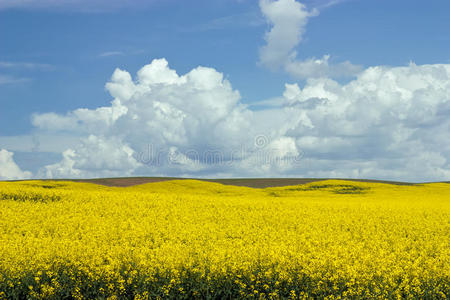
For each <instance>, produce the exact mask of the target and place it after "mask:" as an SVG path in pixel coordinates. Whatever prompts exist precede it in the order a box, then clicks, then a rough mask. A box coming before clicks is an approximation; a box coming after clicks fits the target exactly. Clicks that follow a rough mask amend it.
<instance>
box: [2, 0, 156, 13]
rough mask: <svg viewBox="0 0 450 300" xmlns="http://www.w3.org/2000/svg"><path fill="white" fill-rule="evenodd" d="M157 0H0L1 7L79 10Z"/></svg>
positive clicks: (133, 5)
mask: <svg viewBox="0 0 450 300" xmlns="http://www.w3.org/2000/svg"><path fill="white" fill-rule="evenodd" d="M156 1H158V0H147V1H134V0H0V10H2V9H51V10H72V11H79V12H101V11H112V10H116V9H119V8H135V7H142V6H146V5H149V4H151V3H153V2H156Z"/></svg>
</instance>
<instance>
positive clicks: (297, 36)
mask: <svg viewBox="0 0 450 300" xmlns="http://www.w3.org/2000/svg"><path fill="white" fill-rule="evenodd" d="M330 3H331V2H330ZM330 3H329V4H330ZM259 5H260V8H261V12H262V14H263V16H264V17H265V18H266V20H267V22H268V23H269V24H270V25H271V29H270V30H269V31H268V32H267V33H266V36H265V40H266V45H264V46H263V47H262V48H261V49H260V62H261V63H262V64H263V65H264V66H267V67H269V68H270V69H272V70H277V69H280V68H282V69H284V70H285V71H286V72H288V73H289V74H291V75H292V76H294V77H296V78H300V79H306V78H311V77H333V78H339V77H351V76H353V75H355V74H357V73H358V72H359V71H361V66H358V65H353V64H352V63H350V62H349V61H345V62H341V63H337V64H330V63H329V58H330V56H329V55H324V56H323V57H322V58H319V59H315V58H309V59H306V60H300V59H298V58H297V51H296V48H297V46H298V45H299V44H300V43H301V42H302V40H303V35H304V33H305V29H306V25H307V23H308V20H309V19H310V18H311V17H314V16H317V15H318V14H319V11H318V10H317V9H313V10H311V11H308V10H307V9H306V7H305V5H303V4H302V3H300V2H297V1H295V0H276V1H274V0H260V2H259Z"/></svg>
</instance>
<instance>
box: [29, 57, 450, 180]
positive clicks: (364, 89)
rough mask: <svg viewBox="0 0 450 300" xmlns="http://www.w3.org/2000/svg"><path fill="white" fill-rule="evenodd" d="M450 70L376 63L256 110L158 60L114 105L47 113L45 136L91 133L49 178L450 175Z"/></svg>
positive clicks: (118, 86)
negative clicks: (346, 77)
mask: <svg viewBox="0 0 450 300" xmlns="http://www.w3.org/2000/svg"><path fill="white" fill-rule="evenodd" d="M449 79H450V65H444V64H441V65H422V66H417V65H415V64H410V65H408V66H403V67H387V66H377V67H371V68H368V69H366V70H364V71H362V72H361V73H360V74H359V75H358V76H357V78H356V79H354V80H352V81H350V82H349V83H347V84H340V83H338V82H337V81H334V80H332V79H330V78H312V79H309V80H307V82H306V84H305V86H304V87H303V88H300V87H299V86H298V84H296V83H294V84H286V88H285V91H284V93H283V95H282V98H283V99H284V104H283V106H282V107H278V108H271V109H264V110H257V111H253V110H251V109H249V108H248V107H246V106H245V105H244V104H243V103H242V101H241V97H240V94H239V92H238V91H236V90H234V89H233V88H232V85H231V83H230V82H229V81H227V80H226V79H224V78H223V74H221V73H220V72H218V71H216V70H215V69H212V68H206V67H197V68H195V69H193V70H191V71H190V72H188V73H187V74H184V75H181V76H180V75H178V74H177V73H176V71H175V70H173V69H171V68H170V67H169V66H168V62H167V61H166V60H165V59H155V60H153V61H152V63H150V64H148V65H146V66H144V67H143V68H141V69H140V70H139V71H138V72H137V75H136V77H135V78H134V79H133V78H132V76H131V75H130V74H129V73H128V72H126V71H124V70H120V69H117V70H116V71H115V72H114V74H113V75H112V77H111V80H110V81H109V82H108V83H107V84H106V89H107V91H108V92H109V93H110V94H111V96H112V97H113V101H112V102H111V105H110V106H105V107H99V108H97V109H95V110H91V109H83V108H80V109H77V110H74V111H71V112H69V113H67V114H65V115H59V114H55V113H45V114H36V115H34V116H33V124H34V126H36V128H37V129H38V130H39V131H41V132H47V133H49V132H50V133H51V132H54V133H55V134H58V133H61V132H65V133H66V134H67V133H70V134H72V135H74V136H80V137H81V139H80V143H79V145H78V146H76V147H73V148H69V149H67V150H66V151H65V152H64V153H63V159H62V160H61V161H60V162H59V163H56V164H52V165H48V166H45V167H44V168H43V169H42V170H41V172H40V174H39V176H44V177H50V178H51V177H96V176H132V175H144V174H146V175H149V174H150V175H186V176H209V177H215V176H219V177H220V176H222V177H228V176H257V177H261V176H305V177H350V178H380V179H381V178H382V179H397V180H398V179H401V180H410V181H422V180H444V179H446V180H448V179H450V162H449V161H448V159H447V158H448V157H450V141H449V139H448V138H447V136H448V132H449V129H450V119H449V118H448V115H449V114H450V80H449Z"/></svg>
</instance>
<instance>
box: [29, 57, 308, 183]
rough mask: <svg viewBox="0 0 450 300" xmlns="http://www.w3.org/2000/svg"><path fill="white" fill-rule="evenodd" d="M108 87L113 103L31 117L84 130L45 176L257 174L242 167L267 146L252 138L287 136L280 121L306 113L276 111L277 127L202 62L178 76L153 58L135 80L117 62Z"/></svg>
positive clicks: (42, 124) (46, 126) (50, 126)
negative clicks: (242, 101)
mask: <svg viewBox="0 0 450 300" xmlns="http://www.w3.org/2000/svg"><path fill="white" fill-rule="evenodd" d="M106 90H107V91H108V92H109V93H110V94H111V96H112V97H113V98H114V99H113V101H112V102H111V105H110V106H106V107H99V108H97V109H85V108H80V109H77V110H74V111H71V112H68V113H67V114H65V115H60V114H55V113H44V114H35V115H34V116H33V118H32V123H33V125H34V126H36V127H37V128H38V129H39V130H40V131H44V132H47V133H48V132H52V131H53V132H64V133H65V134H70V133H71V134H73V135H77V136H80V137H82V138H81V143H80V145H79V146H77V147H71V148H69V149H68V150H67V151H65V152H64V154H63V160H62V161H61V162H59V163H57V164H54V165H50V166H46V167H45V168H43V170H42V171H41V173H40V174H41V175H42V176H45V177H86V176H88V177H92V176H95V174H97V176H120V175H121V176H123V175H125V174H126V175H130V174H140V173H142V174H148V173H153V174H155V173H156V174H168V173H174V174H179V172H180V170H181V171H183V172H185V173H187V174H188V173H190V174H193V173H198V174H201V173H202V172H203V173H205V174H206V173H208V174H211V173H214V172H218V171H219V170H220V171H223V170H226V171H227V172H231V173H233V172H234V173H235V172H236V170H238V169H239V170H241V171H244V172H246V173H249V174H254V173H258V172H263V169H261V168H259V169H258V168H256V167H255V166H253V168H252V169H249V170H242V167H241V166H242V164H241V163H240V162H241V161H244V160H245V159H247V158H248V157H250V156H251V155H255V153H257V152H258V151H259V152H261V149H260V148H259V147H257V146H256V145H255V141H254V137H255V136H257V135H258V134H259V133H260V132H263V133H264V135H265V136H266V137H267V139H268V140H271V139H272V138H274V139H275V138H282V137H283V136H284V135H283V133H284V132H285V131H286V130H288V129H289V126H288V127H286V128H283V125H282V124H283V123H284V122H286V121H289V120H292V124H295V123H296V122H299V120H300V118H299V117H298V116H297V115H295V114H292V113H291V112H288V111H286V112H284V111H279V112H277V113H276V116H275V115H271V116H270V118H271V119H272V122H273V124H277V125H276V126H275V127H273V128H272V127H271V126H272V125H271V124H268V123H267V122H266V120H265V118H266V117H267V116H266V114H267V113H268V112H267V111H266V112H254V111H251V110H250V109H248V108H247V107H246V106H245V105H243V104H242V103H241V102H240V94H239V92H237V91H235V90H233V88H232V86H231V84H230V82H229V81H228V80H226V79H224V78H223V74H222V73H220V72H217V71H216V70H214V69H212V68H207V67H201V66H200V67H197V68H195V69H193V70H191V71H190V72H188V73H187V74H184V75H181V76H180V75H178V74H177V72H176V71H175V70H173V69H171V68H169V66H168V62H167V61H166V60H165V59H155V60H153V61H152V63H151V64H148V65H146V66H144V67H143V68H141V69H140V70H139V71H138V72H137V76H136V78H135V79H133V78H132V76H131V75H130V74H129V73H128V72H126V71H124V70H120V69H117V70H116V71H115V72H114V74H113V75H112V77H111V80H110V81H109V82H108V83H107V84H106ZM269 113H270V112H269ZM255 123H260V126H255ZM294 144H295V143H294ZM294 144H293V143H292V142H291V143H286V142H284V143H281V142H279V143H278V144H276V145H277V146H278V147H279V148H280V149H279V151H278V152H276V151H275V150H274V149H272V148H273V146H271V147H272V148H271V151H272V150H273V153H272V154H271V155H273V156H275V157H282V156H283V157H285V156H286V155H287V152H286V151H284V150H283V149H284V148H289V151H290V152H289V151H288V152H289V153H291V154H295V153H298V151H297V150H296V149H292V145H294ZM267 145H268V143H267ZM268 149H269V148H268ZM283 151H284V152H283ZM120 162H122V163H120ZM258 170H259V171H258ZM262 174H263V173H261V175H262Z"/></svg>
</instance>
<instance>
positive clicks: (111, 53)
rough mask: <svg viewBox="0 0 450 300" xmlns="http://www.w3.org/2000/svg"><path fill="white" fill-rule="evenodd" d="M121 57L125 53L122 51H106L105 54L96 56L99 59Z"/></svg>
mask: <svg viewBox="0 0 450 300" xmlns="http://www.w3.org/2000/svg"><path fill="white" fill-rule="evenodd" d="M123 55H125V53H123V52H122V51H107V52H102V53H100V54H99V55H98V56H99V57H110V56H123Z"/></svg>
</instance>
